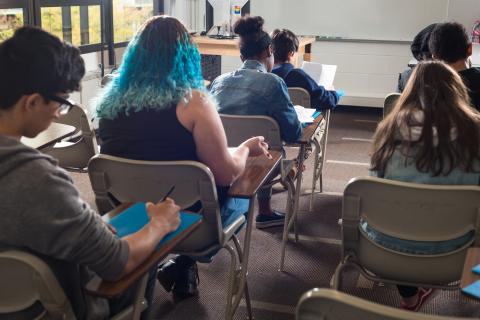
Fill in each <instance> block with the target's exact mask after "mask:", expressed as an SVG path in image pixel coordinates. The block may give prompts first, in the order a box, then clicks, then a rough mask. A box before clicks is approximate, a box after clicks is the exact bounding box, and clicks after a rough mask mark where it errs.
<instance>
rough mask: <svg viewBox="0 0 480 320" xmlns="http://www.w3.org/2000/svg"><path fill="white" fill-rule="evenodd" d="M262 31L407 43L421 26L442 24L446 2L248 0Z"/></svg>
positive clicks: (407, 0) (447, 1)
mask: <svg viewBox="0 0 480 320" xmlns="http://www.w3.org/2000/svg"><path fill="white" fill-rule="evenodd" d="M250 2H251V4H250V5H251V14H252V15H259V16H262V17H263V18H264V19H265V29H266V30H268V31H273V29H275V28H287V29H290V30H292V31H293V32H295V33H296V34H299V35H315V36H328V37H341V38H351V39H366V40H393V41H396V40H398V41H411V40H412V39H413V37H414V36H415V35H416V34H417V33H418V31H420V30H421V29H423V28H424V27H425V26H427V25H429V24H431V23H434V22H440V21H444V20H445V19H446V17H447V16H448V9H449V0H251V1H250Z"/></svg>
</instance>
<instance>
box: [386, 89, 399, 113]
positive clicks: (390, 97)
mask: <svg viewBox="0 0 480 320" xmlns="http://www.w3.org/2000/svg"><path fill="white" fill-rule="evenodd" d="M398 98H400V93H396V92H393V93H389V94H387V96H386V97H385V100H384V101H383V117H384V118H385V117H386V116H387V115H388V114H389V113H390V111H392V109H393V107H394V106H395V103H397V100H398Z"/></svg>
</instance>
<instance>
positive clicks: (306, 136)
mask: <svg viewBox="0 0 480 320" xmlns="http://www.w3.org/2000/svg"><path fill="white" fill-rule="evenodd" d="M323 117H324V114H323V113H322V114H321V115H319V116H318V117H317V118H315V120H314V121H313V123H311V124H309V125H308V126H306V127H305V128H303V132H302V136H301V137H300V139H299V140H298V141H297V143H298V144H299V145H300V151H299V152H298V173H297V177H296V183H295V188H294V190H293V204H292V209H291V210H287V213H286V215H285V224H284V226H283V236H282V248H281V255H280V271H283V266H284V262H285V247H286V245H287V239H288V232H289V230H290V229H291V228H292V225H295V224H296V221H297V213H298V205H299V202H300V192H301V187H302V178H303V170H302V169H303V164H304V162H305V157H306V153H307V147H308V146H309V145H310V143H311V141H312V138H313V136H314V135H315V133H316V132H317V130H318V129H319V126H320V123H321V122H322V120H323ZM312 192H313V191H312ZM294 232H295V241H298V232H297V228H296V227H294Z"/></svg>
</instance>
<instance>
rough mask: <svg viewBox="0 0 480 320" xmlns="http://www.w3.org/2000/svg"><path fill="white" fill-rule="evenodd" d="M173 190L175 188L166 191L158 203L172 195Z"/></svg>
mask: <svg viewBox="0 0 480 320" xmlns="http://www.w3.org/2000/svg"><path fill="white" fill-rule="evenodd" d="M173 190H175V186H172V187H171V188H170V190H168V192H167V194H166V195H165V196H164V197H163V198H162V200H160V202H163V201H165V200H166V199H167V198H168V197H169V196H170V195H171V194H172V192H173Z"/></svg>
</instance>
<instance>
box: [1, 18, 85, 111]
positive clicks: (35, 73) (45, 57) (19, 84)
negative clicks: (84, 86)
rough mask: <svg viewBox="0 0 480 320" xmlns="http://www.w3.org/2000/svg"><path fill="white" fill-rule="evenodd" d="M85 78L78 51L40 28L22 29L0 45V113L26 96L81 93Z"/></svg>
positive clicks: (82, 63)
mask: <svg viewBox="0 0 480 320" xmlns="http://www.w3.org/2000/svg"><path fill="white" fill-rule="evenodd" d="M84 75H85V65H84V62H83V59H82V57H81V56H80V51H79V50H78V49H77V48H75V47H73V46H72V45H70V44H67V43H65V42H62V41H61V40H60V39H59V38H57V37H56V36H54V35H51V34H50V33H48V32H46V31H44V30H41V29H39V28H35V27H29V26H27V27H22V28H19V29H18V30H17V31H16V32H15V34H14V35H13V37H12V38H10V39H7V40H6V41H5V42H3V43H2V44H0V109H9V108H11V107H12V106H13V105H15V103H16V102H17V101H18V100H19V99H20V98H21V97H22V96H23V95H26V94H32V93H40V94H42V95H49V94H55V93H58V92H72V91H77V90H79V89H80V81H81V80H82V78H83V76H84Z"/></svg>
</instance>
